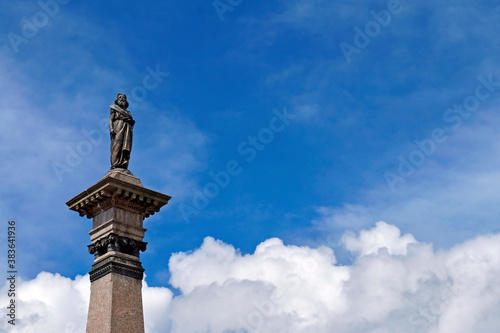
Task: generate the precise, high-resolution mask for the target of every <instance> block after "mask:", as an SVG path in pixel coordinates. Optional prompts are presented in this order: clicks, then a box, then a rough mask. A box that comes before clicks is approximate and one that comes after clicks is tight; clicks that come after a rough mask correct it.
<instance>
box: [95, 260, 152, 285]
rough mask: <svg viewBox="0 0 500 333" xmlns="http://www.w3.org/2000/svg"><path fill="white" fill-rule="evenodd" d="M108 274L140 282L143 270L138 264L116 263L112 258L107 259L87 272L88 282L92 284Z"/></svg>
mask: <svg viewBox="0 0 500 333" xmlns="http://www.w3.org/2000/svg"><path fill="white" fill-rule="evenodd" d="M109 273H116V274H121V275H125V276H129V277H132V278H134V279H138V280H142V278H143V277H144V268H142V266H141V264H140V262H138V263H136V264H127V263H123V262H119V261H116V260H115V258H114V257H109V258H106V259H104V260H102V261H100V262H98V263H97V264H94V265H93V266H92V270H91V271H90V272H89V275H90V282H94V281H95V280H97V279H100V278H101V277H103V276H105V275H107V274H109Z"/></svg>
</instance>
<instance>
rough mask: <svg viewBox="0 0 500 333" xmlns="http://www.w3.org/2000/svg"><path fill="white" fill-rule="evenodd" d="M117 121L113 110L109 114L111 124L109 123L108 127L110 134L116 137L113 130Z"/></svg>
mask: <svg viewBox="0 0 500 333" xmlns="http://www.w3.org/2000/svg"><path fill="white" fill-rule="evenodd" d="M114 121H115V111H114V110H113V109H111V111H110V113H109V123H108V126H109V134H110V135H111V136H115V134H116V133H115V130H114V128H113V122H114Z"/></svg>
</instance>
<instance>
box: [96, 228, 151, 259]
mask: <svg viewBox="0 0 500 333" xmlns="http://www.w3.org/2000/svg"><path fill="white" fill-rule="evenodd" d="M147 244H148V243H146V242H142V241H138V240H136V239H132V238H129V237H125V236H120V235H117V234H113V233H112V234H109V235H107V236H105V237H103V238H100V239H98V240H97V241H95V242H94V243H92V244H90V245H88V248H89V253H90V254H95V258H96V259H97V258H99V257H100V256H102V255H104V254H106V253H108V252H111V251H113V252H121V253H125V254H130V255H132V256H134V257H139V253H140V251H142V252H144V251H146V246H147Z"/></svg>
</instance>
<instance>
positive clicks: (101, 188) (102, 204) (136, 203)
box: [66, 176, 171, 219]
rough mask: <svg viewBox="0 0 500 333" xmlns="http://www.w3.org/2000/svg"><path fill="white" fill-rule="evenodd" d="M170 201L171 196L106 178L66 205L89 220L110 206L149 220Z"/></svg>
mask: <svg viewBox="0 0 500 333" xmlns="http://www.w3.org/2000/svg"><path fill="white" fill-rule="evenodd" d="M170 199H171V197H170V196H168V195H165V194H162V193H159V192H155V191H152V190H150V189H147V188H144V187H142V186H138V185H136V184H132V183H130V182H127V181H124V180H122V179H117V178H113V177H109V176H107V177H104V178H103V179H101V180H100V181H98V182H97V183H96V184H95V185H94V186H92V187H90V188H89V189H87V190H86V191H84V192H82V193H80V194H79V195H77V196H76V197H74V198H73V199H71V200H69V201H68V202H66V205H68V207H69V209H71V210H74V211H77V212H78V213H79V214H80V216H86V217H87V218H89V219H90V218H93V217H94V216H96V215H97V214H99V213H101V212H103V211H105V210H107V209H109V208H111V207H119V208H122V209H125V210H128V211H131V212H134V213H138V214H141V215H142V216H143V217H144V218H147V217H149V216H150V215H153V214H154V213H157V212H159V211H160V208H161V207H163V206H164V205H166V204H167V203H168V201H169V200H170Z"/></svg>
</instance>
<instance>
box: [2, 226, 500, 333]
mask: <svg viewBox="0 0 500 333" xmlns="http://www.w3.org/2000/svg"><path fill="white" fill-rule="evenodd" d="M344 244H346V246H347V248H348V249H350V250H352V251H354V253H356V254H358V255H359V256H358V257H357V258H356V260H355V261H354V263H353V264H352V265H350V266H341V265H338V264H337V263H336V260H335V256H334V253H333V251H332V250H331V249H329V248H326V247H319V248H317V249H313V248H309V247H298V246H293V245H284V244H283V242H282V241H281V240H279V239H277V238H273V239H269V240H266V241H265V242H263V243H261V244H260V245H259V246H258V247H257V248H256V250H255V252H254V253H253V254H246V255H242V254H241V253H240V252H239V251H238V250H236V249H234V247H232V246H231V245H228V244H225V243H223V242H221V241H217V240H214V239H213V238H210V237H207V238H206V239H205V241H204V242H203V244H202V246H201V247H200V248H199V249H197V250H195V251H193V252H189V253H177V254H174V255H173V256H172V257H171V260H170V264H169V268H170V272H171V274H172V279H171V283H172V285H173V286H174V287H176V288H178V289H179V290H180V291H181V294H180V295H179V296H176V297H174V298H173V297H172V295H173V294H172V292H171V291H170V290H169V289H167V288H151V287H148V286H147V284H144V285H143V298H144V309H145V321H146V331H147V332H150V333H156V332H171V333H175V332H183V333H190V332H193V333H194V332H212V333H217V332H220V333H222V332H225V333H227V332H245V329H246V331H247V332H262V333H267V332H273V333H275V332H287V333H288V332H297V333H299V332H314V333H323V332H324V333H327V332H339V333H358V332H370V333H390V332H407V333H412V332H415V333H416V332H418V333H473V332H478V331H480V332H486V333H494V332H498V328H499V327H500V274H499V273H500V234H496V235H485V236H481V237H477V238H475V239H473V240H469V241H467V242H465V243H462V244H459V245H456V246H455V247H453V248H451V249H449V250H440V251H435V250H433V248H432V246H431V245H430V244H424V243H419V242H416V241H415V239H414V238H413V236H412V235H408V234H407V235H403V236H401V234H400V231H399V229H398V228H396V227H395V226H391V225H388V224H386V223H383V222H380V223H378V224H377V225H376V227H374V228H372V229H370V230H364V231H362V232H360V234H359V235H357V236H356V235H353V234H350V235H346V236H345V237H344ZM5 291H6V287H4V289H3V292H2V296H0V301H1V302H2V303H3V304H6V303H7V297H6V292H5ZM88 298H89V282H88V276H84V277H81V276H78V277H77V278H76V279H75V280H71V279H68V278H64V277H61V276H60V275H58V274H56V275H54V274H49V273H40V274H39V275H38V276H37V277H36V278H35V279H33V280H31V281H27V282H21V283H20V284H19V295H18V302H19V303H18V306H19V312H18V315H19V317H18V320H19V325H16V329H17V331H12V332H23V333H24V332H34V331H35V330H36V332H41V333H45V332H47V333H49V332H50V333H51V332H77V331H82V330H83V328H84V326H85V321H86V315H85V311H84V309H86V308H87V304H88V303H87V302H88ZM0 325H2V326H0V328H2V329H6V328H7V324H6V321H5V320H4V321H2V322H1V323H0Z"/></svg>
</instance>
